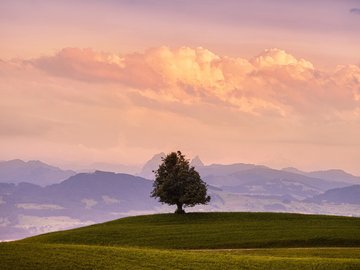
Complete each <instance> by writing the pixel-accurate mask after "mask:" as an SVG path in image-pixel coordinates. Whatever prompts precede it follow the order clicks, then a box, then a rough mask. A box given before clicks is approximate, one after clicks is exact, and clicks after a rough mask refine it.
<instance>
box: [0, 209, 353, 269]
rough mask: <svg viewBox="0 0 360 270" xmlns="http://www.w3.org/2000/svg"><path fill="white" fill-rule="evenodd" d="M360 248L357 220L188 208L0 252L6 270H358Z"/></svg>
mask: <svg viewBox="0 0 360 270" xmlns="http://www.w3.org/2000/svg"><path fill="white" fill-rule="evenodd" d="M275 247H282V248H275ZM304 247H306V248H304ZM316 247H321V248H316ZM330 247H331V248H330ZM359 247H360V219H359V218H347V217H334V216H318V215H299V214H275V213H191V214H186V215H181V216H179V215H174V214H157V215H148V216H137V217H129V218H122V219H119V220H115V221H111V222H107V223H103V224H97V225H92V226H88V227H84V228H79V229H73V230H69V231H62V232H56V233H49V234H45V235H40V236H35V237H32V238H28V239H25V240H21V241H17V242H11V243H0V254H1V267H2V269H5V270H7V269H40V268H41V269H50V270H52V269H257V270H275V269H276V270H281V269H293V270H300V269H301V270H310V269H317V270H325V269H326V270H344V269H349V270H350V269H359V268H360V259H359V252H360V248H359ZM244 248H245V249H244ZM248 248H251V249H248Z"/></svg>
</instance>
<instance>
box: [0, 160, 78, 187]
mask: <svg viewBox="0 0 360 270" xmlns="http://www.w3.org/2000/svg"><path fill="white" fill-rule="evenodd" d="M75 174H76V172H74V171H71V170H62V169H60V168H58V167H54V166H50V165H48V164H46V163H43V162H41V161H38V160H30V161H28V162H25V161H23V160H20V159H14V160H9V161H1V162H0V182H2V183H20V182H29V183H32V184H37V185H41V186H45V185H50V184H54V183H59V182H61V181H62V180H65V179H67V178H69V177H70V176H72V175H75Z"/></svg>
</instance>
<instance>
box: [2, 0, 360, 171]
mask: <svg viewBox="0 0 360 270" xmlns="http://www.w3.org/2000/svg"><path fill="white" fill-rule="evenodd" d="M359 33H360V1H359V0H344V1H340V0H339V1H336V0H327V1H320V0H317V1H307V0H305V1H285V0H267V1H265V0H262V1H260V0H253V1H234V0H224V1H215V0H197V1H185V0H173V1H168V0H132V1H130V0H127V1H126V0H123V1H115V0H105V1H95V0H87V1H85V0H83V1H81V0H74V1H61V0H57V1H55V0H48V1H38V0H33V1H25V0H24V1H19V0H11V1H10V0H9V1H1V2H0V36H1V42H0V149H1V151H0V160H9V159H14V158H20V159H24V160H31V159H36V160H42V161H45V162H48V163H52V164H55V165H58V166H62V167H67V168H80V167H82V166H86V165H88V164H91V163H95V162H103V163H120V164H142V163H144V162H145V161H146V160H147V159H149V158H150V157H151V156H152V155H154V154H156V153H159V152H170V151H175V150H182V151H183V153H185V154H186V155H187V156H188V157H189V158H191V157H193V156H195V155H199V156H200V158H201V159H202V160H203V161H204V163H205V164H210V163H234V162H243V163H256V164H264V165H268V166H271V167H275V168H282V167H289V166H294V167H297V168H299V169H303V170H308V171H309V170H319V169H328V168H341V169H344V170H347V171H349V172H351V173H353V174H357V175H360V165H359V164H360V163H359V160H360V140H359V138H360V46H359V44H360V35H359Z"/></svg>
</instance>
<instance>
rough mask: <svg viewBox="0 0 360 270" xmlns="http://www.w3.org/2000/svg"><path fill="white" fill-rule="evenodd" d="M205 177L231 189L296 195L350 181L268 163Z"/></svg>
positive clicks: (240, 191) (318, 190) (233, 190)
mask: <svg viewBox="0 0 360 270" xmlns="http://www.w3.org/2000/svg"><path fill="white" fill-rule="evenodd" d="M204 179H205V181H206V182H207V183H209V184H212V185H215V186H219V187H220V188H222V189H223V190H225V191H228V192H235V193H243V194H251V195H254V194H255V195H277V196H282V195H291V196H295V197H297V198H308V197H312V196H314V195H316V194H320V193H322V192H324V191H326V190H328V189H331V188H334V187H344V186H346V185H347V184H345V183H339V182H333V181H328V180H323V179H319V178H313V177H308V176H304V175H301V174H296V173H291V172H286V171H282V170H275V169H270V168H266V167H253V168H251V169H248V170H241V171H238V172H234V173H230V174H228V175H208V176H205V177H204Z"/></svg>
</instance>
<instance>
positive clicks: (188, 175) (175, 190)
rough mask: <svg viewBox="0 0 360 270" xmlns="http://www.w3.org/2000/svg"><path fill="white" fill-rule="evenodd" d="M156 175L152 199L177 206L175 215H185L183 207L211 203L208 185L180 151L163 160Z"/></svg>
mask: <svg viewBox="0 0 360 270" xmlns="http://www.w3.org/2000/svg"><path fill="white" fill-rule="evenodd" d="M154 173H155V181H154V184H153V187H154V189H153V191H152V192H151V197H156V198H159V201H160V202H162V203H166V204H169V205H176V206H177V209H176V211H175V213H178V214H182V213H185V211H184V210H183V206H184V207H192V206H195V205H197V204H207V203H208V202H209V201H210V196H208V195H207V185H206V183H205V182H204V181H203V180H202V179H201V177H200V175H199V173H198V172H197V171H196V170H195V168H194V167H192V166H190V163H189V161H188V160H187V159H186V158H185V156H184V155H183V154H182V153H181V152H180V151H177V152H172V153H170V154H168V155H167V156H166V157H164V158H162V163H161V164H160V165H159V168H158V169H157V170H155V171H154Z"/></svg>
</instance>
